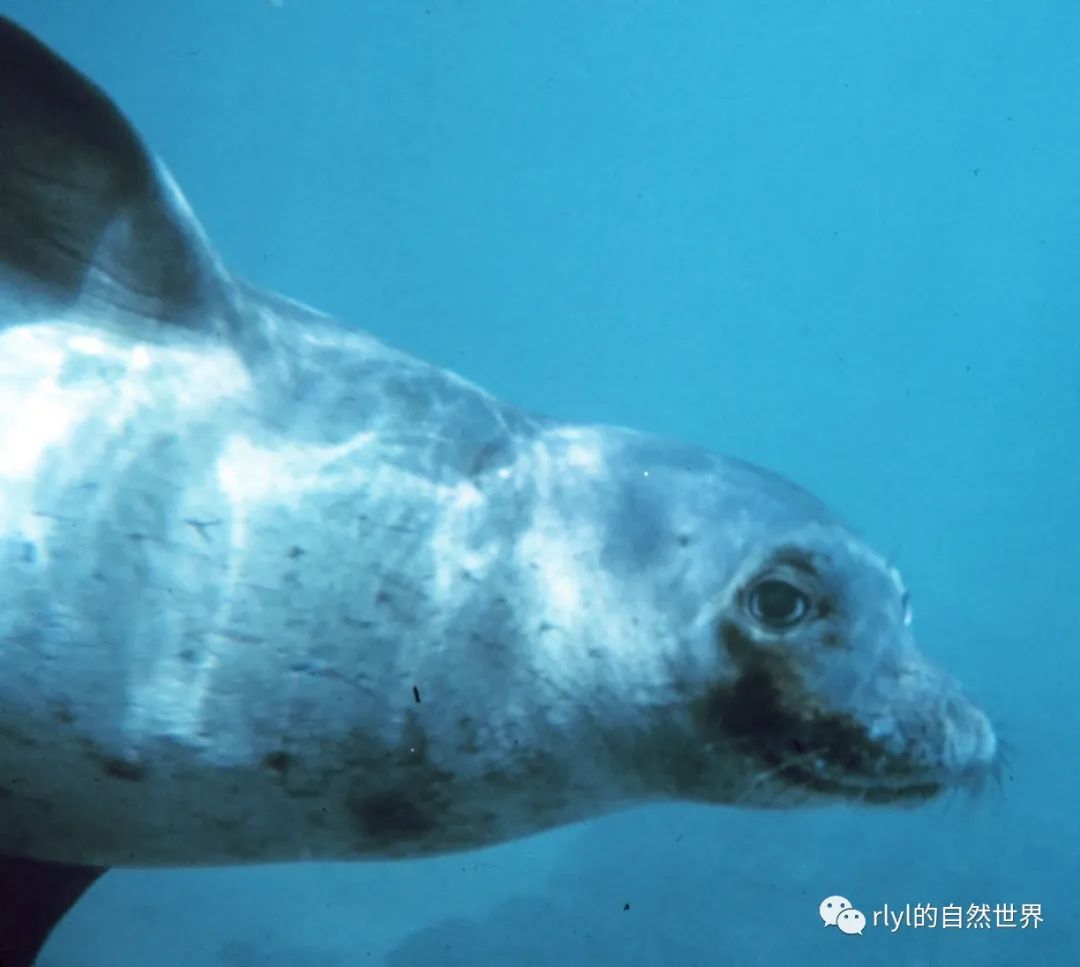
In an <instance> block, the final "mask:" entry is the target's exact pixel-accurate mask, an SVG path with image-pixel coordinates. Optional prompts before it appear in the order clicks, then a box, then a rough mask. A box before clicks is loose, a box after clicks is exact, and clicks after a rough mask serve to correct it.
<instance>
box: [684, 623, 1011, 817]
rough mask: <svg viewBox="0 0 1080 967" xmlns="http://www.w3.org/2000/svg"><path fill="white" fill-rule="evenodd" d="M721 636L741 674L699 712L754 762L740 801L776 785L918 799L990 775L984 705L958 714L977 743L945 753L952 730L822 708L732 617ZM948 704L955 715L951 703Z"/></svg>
mask: <svg viewBox="0 0 1080 967" xmlns="http://www.w3.org/2000/svg"><path fill="white" fill-rule="evenodd" d="M723 634H724V637H725V638H726V639H727V642H726V643H727V644H728V646H729V648H728V650H729V653H730V654H732V655H733V656H738V662H737V664H738V668H739V671H738V675H737V676H736V677H735V678H734V679H733V680H729V681H726V682H723V683H720V684H718V685H716V686H715V687H714V688H713V689H712V690H711V692H710V693H709V694H708V695H707V696H706V697H705V699H704V702H703V704H702V705H701V706H699V710H698V712H699V715H700V716H702V717H703V719H704V723H703V724H704V726H705V729H706V731H707V732H708V733H709V734H710V735H711V736H712V737H715V739H716V740H717V741H727V742H729V743H731V742H733V743H734V744H735V745H736V747H737V749H738V750H739V752H740V753H741V755H742V756H743V758H744V759H745V760H749V762H750V763H752V764H753V766H756V767H757V768H758V770H759V772H758V775H757V776H756V777H755V778H753V779H752V780H751V785H750V787H749V788H748V789H747V790H746V791H745V792H744V794H743V796H741V797H740V799H741V800H746V799H748V798H751V797H752V796H754V795H755V793H756V792H757V791H758V790H761V791H764V790H765V789H772V790H777V789H779V790H783V791H788V792H790V791H792V790H798V791H799V792H801V793H804V794H805V795H806V796H807V797H808V798H814V799H819V798H821V799H842V800H846V801H853V802H862V803H867V804H904V803H908V804H917V803H921V802H925V801H927V800H930V799H933V798H935V797H937V796H938V795H940V794H941V793H943V792H945V791H947V790H949V789H955V788H964V787H967V788H969V789H978V788H979V787H981V785H982V784H983V782H984V780H985V779H986V777H987V776H988V775H989V776H992V775H994V774H995V769H996V765H995V763H996V761H997V759H996V747H995V741H994V739H993V733H992V730H990V728H989V723H987V722H986V721H985V717H984V716H982V715H981V713H979V712H977V711H975V710H970V711H969V713H968V714H967V719H966V720H965V721H964V724H965V726H968V728H967V732H969V733H971V734H973V735H975V736H976V737H977V740H978V741H975V740H971V741H969V742H968V745H969V746H970V748H966V749H965V750H964V752H965V754H964V755H963V756H959V755H956V754H950V753H955V747H956V746H958V745H959V742H958V740H955V739H954V741H953V742H952V744H951V745H950V743H949V741H948V739H949V736H950V728H948V727H943V728H936V727H933V725H932V723H931V721H930V720H927V721H926V722H923V721H921V720H917V721H916V722H915V723H914V724H911V725H909V727H908V729H907V733H908V734H907V737H906V740H905V738H904V736H903V733H901V732H900V731H899V729H894V730H893V731H892V732H890V731H888V730H884V729H881V728H874V729H871V728H869V727H868V726H867V725H866V724H865V723H864V722H863V721H862V720H861V719H860V718H857V717H856V716H855V715H854V714H852V713H851V712H848V711H840V710H832V709H828V708H824V707H822V704H821V702H820V701H819V700H817V699H815V697H814V696H813V695H812V694H811V693H810V692H809V691H808V690H807V689H806V688H805V687H804V686H803V685H802V683H801V681H800V679H799V676H798V674H797V673H796V671H795V670H794V669H793V668H792V667H791V665H790V663H788V662H786V661H785V660H784V659H783V658H782V657H781V656H780V654H779V653H778V652H776V651H773V650H769V649H757V648H755V647H754V645H753V642H752V641H751V640H749V639H748V638H746V637H745V635H744V633H743V632H742V630H741V629H739V628H738V627H737V626H734V625H729V626H727V627H726V628H724V630H723ZM948 707H949V708H950V709H952V710H953V712H955V714H956V715H957V716H958V715H959V714H960V707H959V706H957V704H956V703H949V705H948ZM950 721H953V720H950ZM952 731H956V730H955V729H953V730H952ZM965 734H966V733H965ZM934 736H938V738H940V741H938V738H934ZM939 746H940V748H939ZM954 760H955V761H954Z"/></svg>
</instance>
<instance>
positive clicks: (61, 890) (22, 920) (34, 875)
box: [0, 856, 106, 967]
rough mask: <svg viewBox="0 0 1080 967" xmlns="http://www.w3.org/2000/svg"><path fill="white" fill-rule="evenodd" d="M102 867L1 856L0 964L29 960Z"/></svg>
mask: <svg viewBox="0 0 1080 967" xmlns="http://www.w3.org/2000/svg"><path fill="white" fill-rule="evenodd" d="M105 869H106V868H105V867H103V866H74V865H71V864H68V863H46V862H42V861H40V860H25V859H18V858H15V857H10V856H0V967H28V965H30V964H33V963H34V959H35V958H36V957H37V955H38V953H39V952H40V951H41V948H42V947H43V946H44V944H45V941H46V940H47V939H48V937H49V934H50V933H51V931H52V929H53V927H55V926H56V925H57V923H59V922H60V919H61V917H63V915H64V914H65V913H67V911H68V910H69V909H70V908H71V907H72V906H73V905H74V903H75V901H76V900H78V899H79V897H81V896H82V895H83V893H85V892H86V890H87V889H89V887H90V885H91V884H92V883H93V882H94V881H95V880H96V879H97V878H98V877H99V876H101V874H102V873H104V872H105Z"/></svg>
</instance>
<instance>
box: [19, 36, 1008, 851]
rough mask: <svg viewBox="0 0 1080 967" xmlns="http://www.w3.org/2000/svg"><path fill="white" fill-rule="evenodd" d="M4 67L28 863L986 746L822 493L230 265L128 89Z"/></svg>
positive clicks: (889, 780)
mask: <svg viewBox="0 0 1080 967" xmlns="http://www.w3.org/2000/svg"><path fill="white" fill-rule="evenodd" d="M0 54H3V55H4V57H5V60H4V62H5V63H6V64H8V65H11V66H10V67H9V70H8V74H7V75H4V76H5V77H7V78H8V79H6V80H3V81H0V84H2V85H5V86H4V87H0V111H2V112H3V119H4V121H5V125H3V126H0V132H2V133H0V137H3V138H5V139H7V140H6V141H5V142H4V143H3V144H2V145H0V146H2V147H3V148H4V149H5V153H0V156H2V157H3V158H6V159H7V160H0V191H2V192H3V195H2V197H0V200H3V201H4V202H5V204H4V205H3V206H0V265H2V271H0V310H2V311H3V313H4V316H3V318H0V575H2V580H0V780H2V785H0V817H2V820H3V821H2V822H0V854H7V855H10V856H18V857H25V858H29V859H33V860H42V861H52V862H59V863H65V864H81V865H93V866H107V865H117V864H123V865H153V864H184V865H188V864H195V863H228V862H233V861H254V860H288V859H301V858H305V859H306V858H320V857H322V858H347V857H364V856H371V857H375V856H382V857H386V856H413V855H423V854H431V853H437V852H444V851H449V850H456V849H465V848H469V847H475V846H479V845H482V844H486V843H492V842H497V841H500V840H506V839H510V838H514V837H518V836H522V835H526V834H529V833H532V832H536V831H538V830H541V829H544V828H549V827H552V826H555V825H558V824H562V823H568V822H573V821H578V820H583V819H586V818H589V817H592V816H596V815H599V814H601V813H604V812H609V811H612V810H615V809H620V808H625V807H627V806H630V805H634V804H637V803H642V802H646V801H651V800H663V799H668V800H671V799H687V800H696V801H708V802H715V803H732V804H740V805H761V806H789V805H794V804H797V803H800V802H809V801H829V800H838V799H843V800H852V801H867V802H899V801H919V800H922V799H925V798H928V797H930V796H932V795H934V794H935V793H937V792H938V791H940V790H941V789H944V788H947V787H951V786H956V785H964V784H970V783H973V782H977V781H978V780H979V779H980V778H981V777H983V776H985V775H986V774H988V773H989V772H990V771H992V769H993V765H994V762H995V761H996V758H997V744H996V740H995V737H994V733H993V730H992V728H991V726H990V724H989V722H988V720H987V718H986V716H985V715H984V714H983V713H982V712H981V711H979V710H978V709H977V708H976V707H975V706H973V705H972V704H971V703H970V702H968V700H967V699H965V698H964V697H963V695H962V693H961V692H960V690H959V689H958V688H957V686H956V685H954V684H953V683H952V682H951V681H950V680H949V679H948V678H947V677H946V676H944V675H943V674H942V673H940V672H938V671H936V670H935V669H934V668H933V667H932V666H931V665H929V664H928V663H927V662H926V660H925V659H924V658H923V657H922V655H921V654H920V653H919V651H918V650H917V648H916V646H915V643H914V639H913V637H912V634H911V630H910V627H909V623H908V617H909V616H908V609H907V598H906V592H905V591H904V589H903V586H902V584H901V583H900V580H899V577H898V576H897V575H896V573H895V572H894V571H893V570H892V569H891V568H890V567H889V566H888V565H887V563H886V562H884V561H883V560H882V559H881V558H880V557H878V556H877V555H876V554H875V553H873V552H872V551H871V550H870V549H869V548H868V547H867V546H866V545H865V544H864V543H863V542H862V541H861V540H860V539H859V538H858V537H856V536H855V535H853V534H852V533H851V532H850V531H849V530H847V529H846V528H845V527H844V526H843V524H841V523H840V522H839V521H838V520H837V519H836V518H835V517H834V516H833V515H832V514H831V513H830V512H829V511H828V510H827V509H826V507H824V506H823V505H822V504H821V503H820V502H819V501H818V500H817V499H815V498H814V497H813V496H811V495H809V494H807V493H806V492H805V491H803V490H801V489H800V488H798V487H797V486H795V485H794V484H791V483H789V482H787V481H785V480H783V479H781V478H779V477H777V476H776V475H774V474H771V473H769V472H767V471H764V470H761V469H758V468H755V467H752V466H750V465H748V464H745V463H742V462H740V461H737V460H733V459H729V458H725V457H720V456H716V455H713V454H710V453H707V452H703V451H701V450H698V449H696V448H692V447H687V446H683V445H680V444H675V443H671V442H667V441H663V440H658V439H655V438H653V437H650V436H647V435H644V434H640V433H636V432H633V431H630V430H624V429H618V428H612V427H600V426H573V425H567V424H562V423H558V422H555V421H552V420H547V419H544V418H541V417H537V416H532V415H529V414H525V413H522V412H520V411H518V410H516V409H514V408H513V407H511V406H508V405H506V404H503V403H501V402H499V401H497V400H495V399H493V398H492V397H491V396H489V395H488V394H486V393H485V392H483V391H482V390H480V389H479V388H477V387H475V386H473V385H471V384H470V383H468V382H466V381H464V380H462V379H460V378H459V377H457V376H455V375H453V374H451V373H448V372H446V371H444V370H442V369H439V368H436V367H433V366H430V365H428V364H426V363H423V362H421V361H419V360H416V359H413V358H411V357H409V356H407V355H405V354H403V353H400V352H396V351H395V350H393V349H390V348H388V347H386V346H384V345H383V344H382V343H380V342H379V341H377V340H376V339H374V338H372V337H371V336H369V335H366V334H364V333H362V332H360V331H358V330H355V329H353V328H350V327H349V326H347V325H345V324H343V323H340V322H337V321H334V320H332V319H328V318H326V317H324V316H321V315H320V314H318V313H316V312H313V311H312V310H309V309H306V308H304V307H302V306H299V305H297V304H295V303H292V302H289V301H288V300H285V299H283V298H281V297H278V296H274V295H270V294H267V293H263V292H261V291H259V290H257V289H255V288H253V287H251V286H249V285H246V284H244V283H242V282H240V281H238V280H236V279H234V278H233V277H232V276H231V275H230V274H229V273H228V272H227V270H226V269H225V268H224V267H223V265H222V264H221V262H220V260H219V259H218V258H217V256H216V255H215V254H214V253H213V251H212V250H211V249H210V247H209V245H208V244H207V242H206V240H205V239H204V238H203V236H202V232H201V230H200V229H199V227H198V225H197V223H196V222H195V220H194V218H193V216H192V215H191V213H190V212H189V211H188V210H187V207H186V205H185V204H184V202H183V199H182V198H181V196H180V194H179V192H178V191H177V189H176V188H175V186H173V184H172V182H171V180H170V179H169V178H168V175H167V173H166V172H165V171H164V169H163V168H162V167H161V165H160V164H159V163H158V162H157V161H156V160H155V159H154V158H153V157H152V156H151V155H150V154H149V153H148V152H146V150H145V149H144V148H143V147H142V145H141V142H140V141H139V140H138V138H137V136H136V135H135V134H134V132H133V131H131V129H130V127H129V126H128V125H127V123H126V122H125V121H124V120H123V118H122V116H121V115H120V114H119V112H117V110H116V108H115V107H114V106H113V105H112V104H111V102H109V101H108V99H107V98H105V97H104V95H103V94H101V92H100V91H98V90H97V89H96V88H94V87H93V85H91V84H90V83H89V82H88V81H86V79H85V78H82V77H81V76H79V75H78V74H76V73H75V72H74V71H73V70H72V69H71V68H70V67H68V66H67V65H65V64H63V62H61V61H60V60H59V59H58V58H56V57H55V55H52V54H51V53H50V52H48V51H47V50H45V49H44V48H42V47H41V46H40V45H39V44H37V42H36V41H34V40H32V38H29V37H28V36H27V35H25V34H24V33H22V32H21V31H20V30H19V29H18V28H16V27H14V25H12V24H11V23H10V22H7V21H3V22H2V24H0ZM12 77H17V78H20V79H21V82H20V89H19V92H18V93H16V92H15V91H14V89H13V86H12V85H13V84H14V82H13V81H12V80H11V78H12ZM24 88H25V89H26V90H30V91H32V93H31V95H29V96H27V95H25V94H24V93H22V92H23V89H24Z"/></svg>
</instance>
